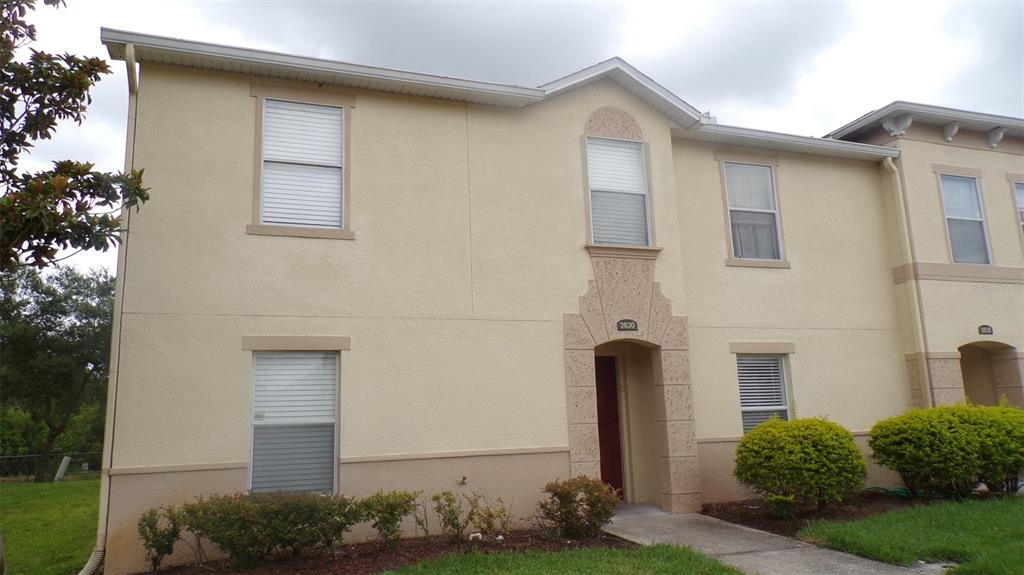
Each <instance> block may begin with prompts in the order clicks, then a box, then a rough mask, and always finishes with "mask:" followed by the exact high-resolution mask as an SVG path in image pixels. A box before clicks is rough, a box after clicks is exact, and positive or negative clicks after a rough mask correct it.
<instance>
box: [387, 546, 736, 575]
mask: <svg viewBox="0 0 1024 575" xmlns="http://www.w3.org/2000/svg"><path fill="white" fill-rule="evenodd" d="M397 573H401V574H403V575H405V574H420V573H430V574H431V575H434V574H438V575H446V574H447V575H469V574H473V573H480V574H484V573H487V574H491V573H495V574H498V573H500V574H516V575H532V574H535V573H536V574H540V573H544V574H547V573H559V574H570V575H572V574H579V575H583V574H588V575H589V574H591V573H602V574H612V575H614V574H626V573H642V574H644V575H653V574H655V573H686V574H687V575H742V572H741V571H737V570H736V569H733V568H732V567H728V566H726V565H723V564H722V563H719V562H718V561H717V560H715V559H712V558H711V557H706V556H704V555H701V554H699V553H696V552H694V551H691V550H689V549H686V548H682V547H672V546H669V545H654V546H651V547H643V548H639V549H601V548H597V549H574V550H572V551H530V552H526V553H470V554H467V555H449V556H448V557H444V558H442V559H433V560H429V561H424V562H422V563H417V564H416V565H413V566H411V567H406V568H405V569H402V570H400V571H398V572H397Z"/></svg>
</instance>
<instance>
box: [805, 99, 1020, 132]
mask: <svg viewBox="0 0 1024 575" xmlns="http://www.w3.org/2000/svg"><path fill="white" fill-rule="evenodd" d="M904 114H910V115H911V116H913V117H914V119H915V121H918V122H922V123H932V124H938V123H942V122H961V123H962V124H964V125H963V126H962V127H964V128H968V129H976V130H984V129H990V128H995V127H1003V128H1007V129H1010V130H1013V131H1015V132H1016V131H1018V130H1020V131H1024V119H1022V118H1014V117H1012V116H999V115H996V114H985V113H982V112H972V111H971V110H960V109H957V108H946V107H943V106H931V105H928V104H916V103H914V102H903V101H899V100H897V101H895V102H893V103H891V104H888V105H887V106H885V107H882V108H879V109H878V110H875V111H874V112H868V113H867V114H865V115H863V116H861V117H860V118H857V119H856V120H854V121H852V122H850V123H849V124H846V125H845V126H843V127H841V128H839V129H837V130H834V131H832V132H829V133H828V134H826V135H825V137H826V138H843V137H846V136H848V135H851V134H854V133H857V132H859V131H860V130H862V129H864V128H870V127H874V126H875V125H877V124H878V123H879V122H881V121H882V119H884V118H888V117H894V116H902V115H904Z"/></svg>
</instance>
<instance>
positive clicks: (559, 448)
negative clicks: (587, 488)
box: [338, 445, 569, 463]
mask: <svg viewBox="0 0 1024 575" xmlns="http://www.w3.org/2000/svg"><path fill="white" fill-rule="evenodd" d="M568 452H569V446H568V445H556V446H552V447H517V448H509V449H471V450H466V451H434V452H428V453H391V454H387V455H356V456H351V457H339V458H338V462H339V463H366V462H372V461H407V460H412V459H450V458H454V457H492V456H497V455H534V454H538V453H568Z"/></svg>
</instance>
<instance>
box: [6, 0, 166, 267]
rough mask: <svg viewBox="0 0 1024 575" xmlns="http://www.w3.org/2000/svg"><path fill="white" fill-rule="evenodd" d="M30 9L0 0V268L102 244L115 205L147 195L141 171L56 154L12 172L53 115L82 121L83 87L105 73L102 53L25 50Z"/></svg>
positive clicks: (30, 36)
mask: <svg viewBox="0 0 1024 575" xmlns="http://www.w3.org/2000/svg"><path fill="white" fill-rule="evenodd" d="M45 4H48V5H51V6H58V5H61V4H63V1H62V0H45ZM34 8H35V1H34V0H3V1H2V2H0V78H2V79H3V81H2V83H0V271H3V270H10V269H13V268H14V267H16V266H17V265H19V263H20V262H21V260H22V259H24V260H26V261H27V263H29V264H30V265H33V266H36V267H45V266H48V265H51V264H53V263H54V262H55V261H56V256H57V253H58V251H59V250H60V249H63V248H76V249H97V250H106V249H108V248H109V247H111V246H112V245H114V244H115V243H116V242H117V239H118V234H119V231H120V228H121V215H120V213H119V211H120V210H121V209H122V208H132V207H135V208H137V207H138V206H139V205H140V204H142V203H144V202H145V201H146V200H148V199H149V192H148V190H147V189H146V188H144V187H142V171H141V170H132V171H131V172H128V173H103V172H96V171H93V165H92V164H89V163H85V162H76V161H71V160H62V161H58V162H54V164H53V168H52V169H50V170H47V171H43V172H37V173H34V174H29V173H21V174H19V173H18V170H17V166H18V160H19V158H20V157H21V154H22V153H23V152H25V151H26V150H28V149H30V148H31V147H32V146H33V142H35V141H37V140H47V139H50V138H51V137H53V134H54V133H55V131H56V129H57V124H58V122H59V121H62V120H70V121H73V122H75V123H76V124H81V123H82V120H83V119H84V117H85V110H86V108H87V107H88V105H89V104H90V103H91V102H92V100H91V98H90V96H89V90H90V89H91V88H92V86H93V85H94V84H95V83H96V82H97V81H98V80H99V79H100V78H101V77H102V76H103V75H105V74H109V73H110V67H109V66H108V65H107V63H106V62H105V61H104V60H103V59H101V58H82V57H79V56H75V55H73V54H67V53H65V54H60V55H54V54H48V53H46V52H41V51H38V50H33V49H31V48H29V49H28V50H23V49H24V48H28V47H29V46H30V44H31V43H32V42H33V41H34V40H35V39H36V29H35V26H33V25H31V24H29V23H28V21H27V20H26V19H25V18H26V14H27V12H28V10H31V9H34ZM22 53H27V55H28V57H27V59H26V58H20V57H18V56H20V54H22ZM98 210H99V211H98Z"/></svg>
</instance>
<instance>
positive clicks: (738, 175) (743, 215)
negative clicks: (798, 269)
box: [723, 162, 782, 260]
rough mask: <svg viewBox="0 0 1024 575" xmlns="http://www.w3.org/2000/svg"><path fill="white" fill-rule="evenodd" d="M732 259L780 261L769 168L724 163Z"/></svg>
mask: <svg viewBox="0 0 1024 575" xmlns="http://www.w3.org/2000/svg"><path fill="white" fill-rule="evenodd" d="M723 169H724V170H725V191H726V197H727V201H728V203H729V231H730V233H731V235H732V253H733V257H736V258H740V259H760V260H781V259H782V242H781V239H780V233H779V210H778V204H777V202H776V199H775V178H774V176H773V173H772V168H771V166H763V165H758V164H741V163H736V162H724V164H723Z"/></svg>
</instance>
